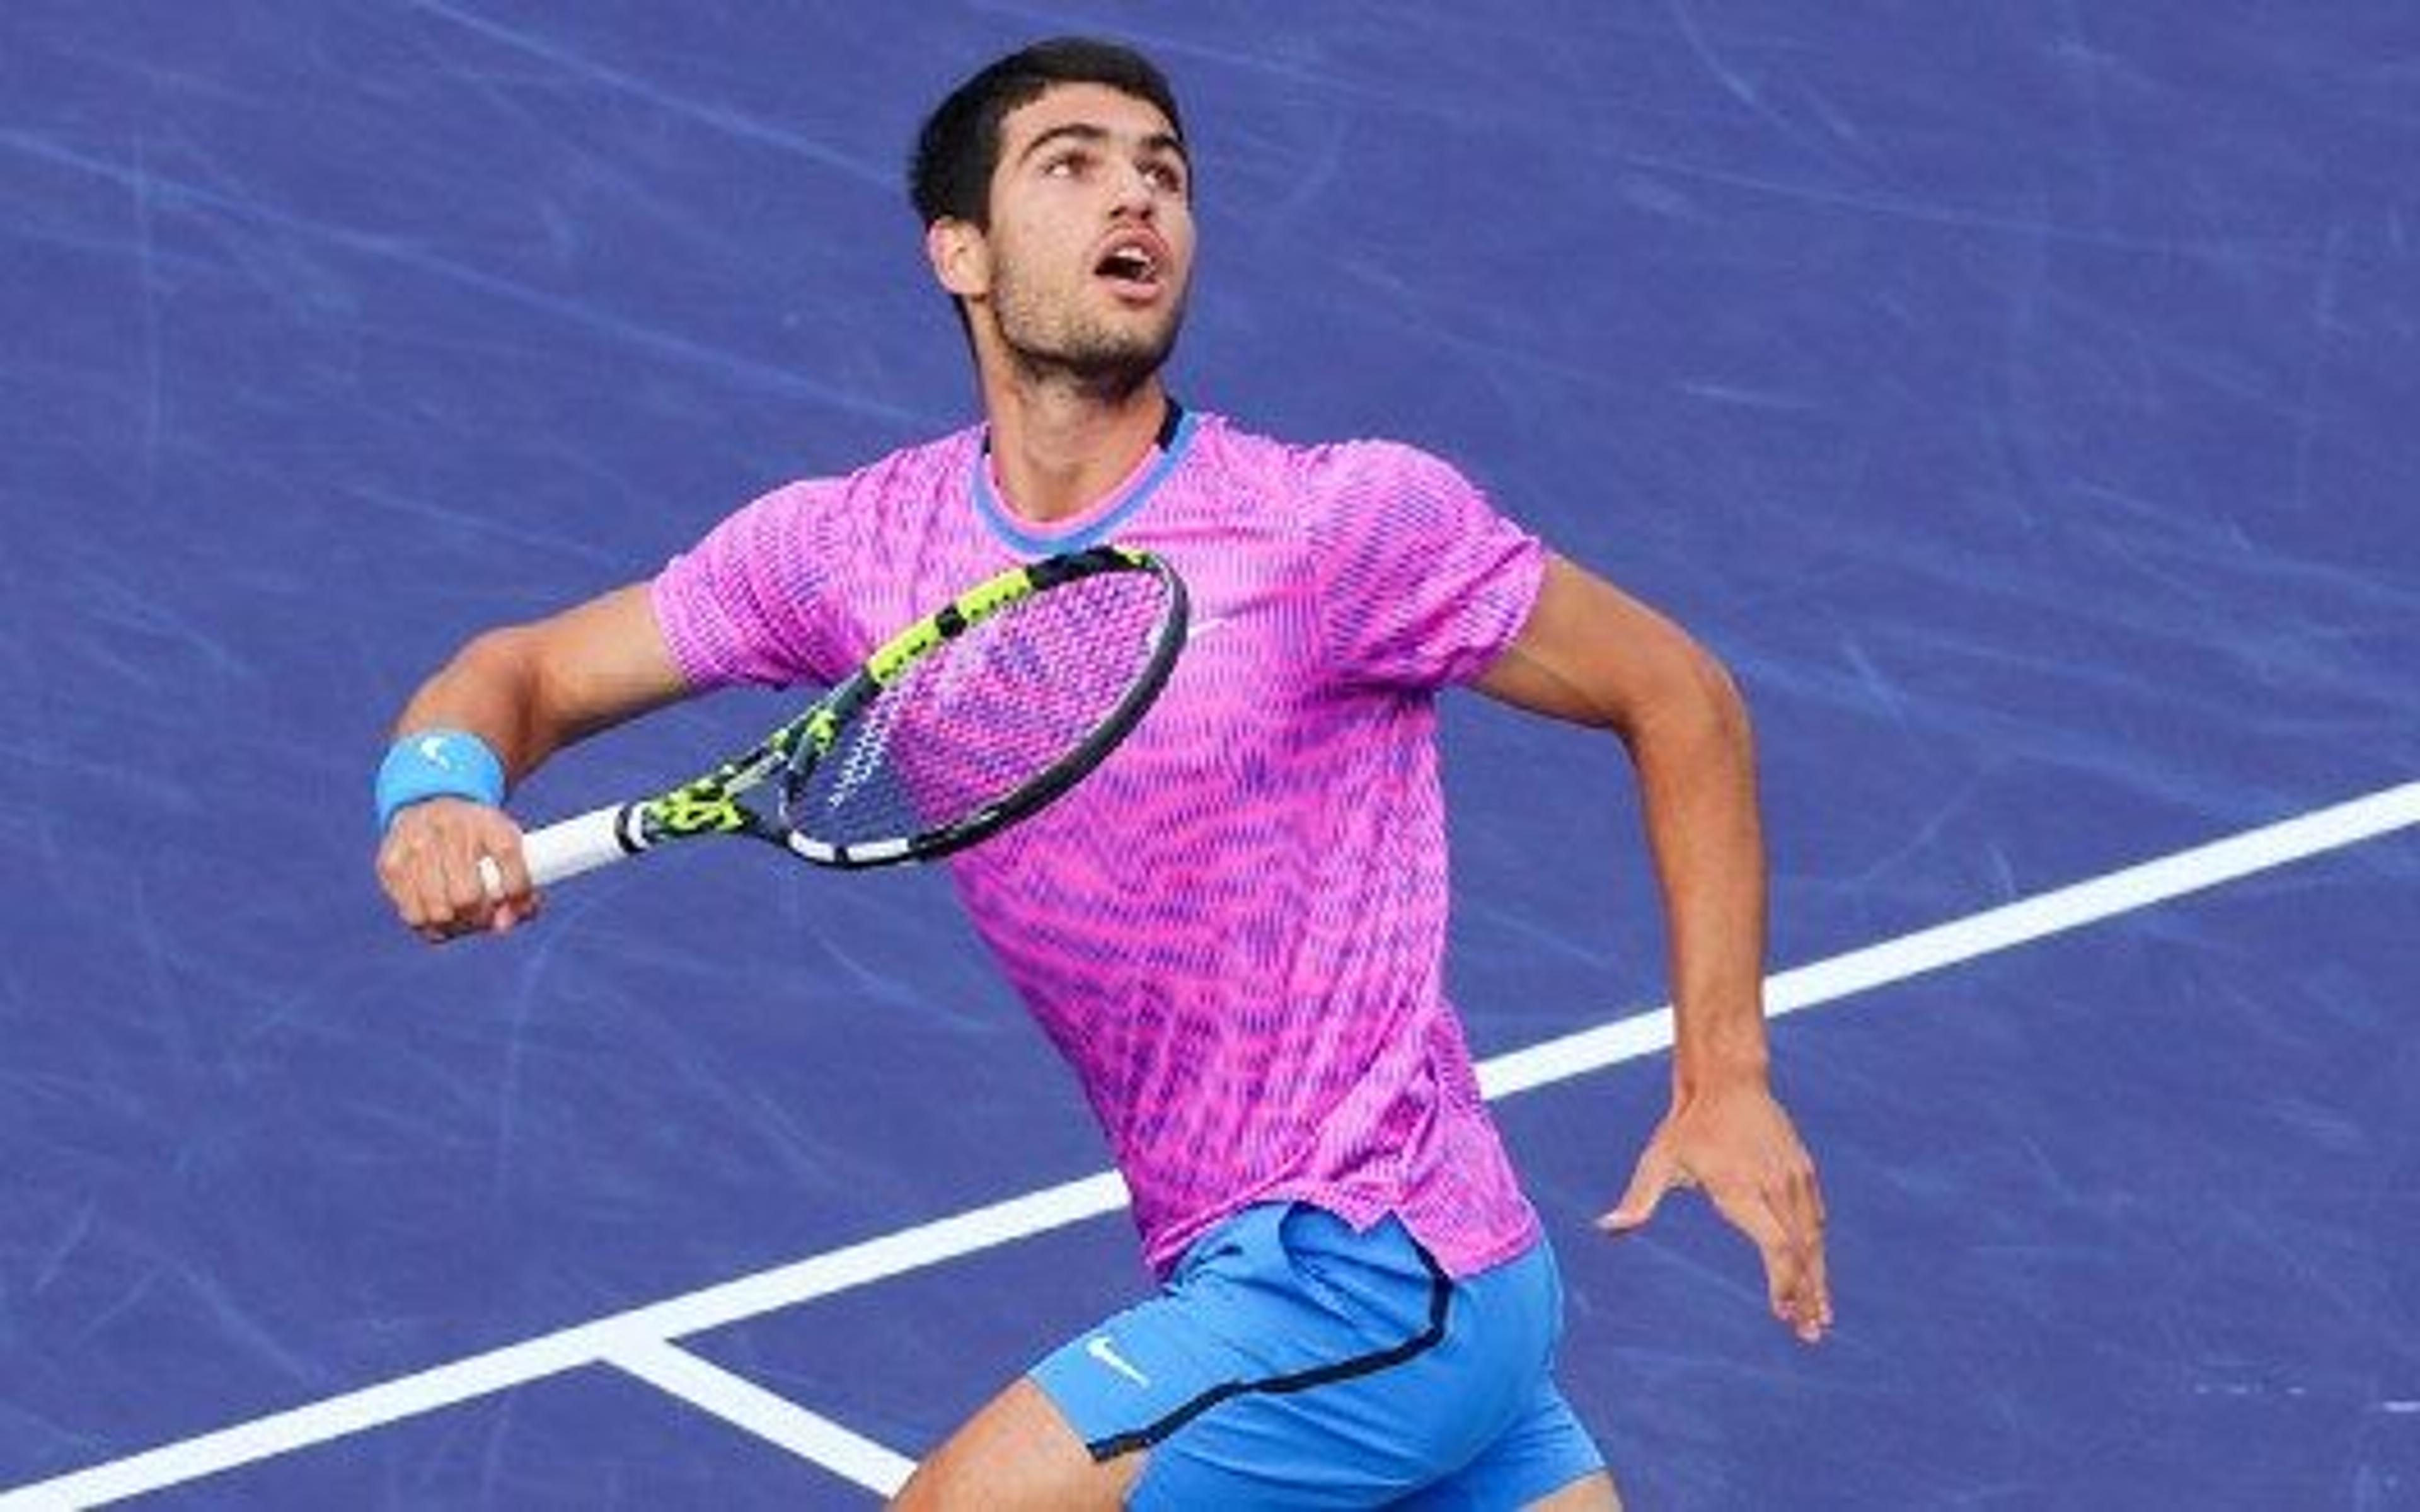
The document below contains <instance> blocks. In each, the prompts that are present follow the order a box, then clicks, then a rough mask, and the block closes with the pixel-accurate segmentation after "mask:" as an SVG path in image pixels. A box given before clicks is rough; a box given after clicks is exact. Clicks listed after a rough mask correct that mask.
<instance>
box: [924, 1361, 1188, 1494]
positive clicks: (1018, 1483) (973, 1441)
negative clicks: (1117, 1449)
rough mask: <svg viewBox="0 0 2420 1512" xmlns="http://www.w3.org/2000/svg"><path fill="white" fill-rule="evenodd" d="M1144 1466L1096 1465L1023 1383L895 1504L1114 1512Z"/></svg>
mask: <svg viewBox="0 0 2420 1512" xmlns="http://www.w3.org/2000/svg"><path fill="white" fill-rule="evenodd" d="M1142 1466H1143V1459H1142V1457H1140V1456H1126V1457H1123V1458H1117V1459H1111V1460H1106V1461H1105V1460H1096V1459H1094V1458H1093V1456H1092V1455H1091V1454H1090V1453H1089V1452H1087V1450H1086V1449H1085V1447H1084V1441H1083V1440H1082V1439H1080V1438H1078V1437H1077V1434H1076V1430H1075V1428H1073V1427H1070V1426H1069V1425H1068V1422H1067V1420H1066V1418H1065V1417H1064V1416H1063V1415H1062V1414H1061V1413H1060V1412H1059V1409H1058V1408H1057V1407H1055V1406H1053V1405H1052V1404H1051V1401H1050V1398H1049V1397H1048V1396H1045V1395H1043V1393H1042V1391H1041V1389H1040V1388H1039V1387H1037V1386H1035V1385H1034V1384H1033V1382H1032V1381H1017V1382H1016V1384H1015V1385H1013V1386H1011V1387H1009V1388H1008V1389H1007V1390H1006V1391H1004V1392H1001V1394H1000V1395H999V1396H995V1397H993V1398H992V1400H991V1402H990V1403H989V1404H988V1405H987V1406H985V1408H984V1409H983V1410H982V1411H981V1412H977V1413H975V1415H974V1416H973V1417H971V1418H969V1419H968V1420H967V1423H966V1426H965V1427H961V1428H959V1429H958V1431H957V1432H955V1433H954V1434H952V1435H951V1436H950V1440H949V1442H948V1443H944V1444H942V1445H941V1447H940V1448H939V1449H938V1450H935V1451H934V1452H933V1454H932V1455H931V1456H930V1457H928V1458H926V1459H925V1460H924V1462H923V1464H921V1465H919V1466H917V1467H916V1473H915V1474H914V1475H912V1476H910V1477H908V1481H907V1485H906V1486H905V1487H903V1488H902V1489H900V1492H899V1498H898V1500H897V1501H895V1502H893V1503H892V1505H893V1506H895V1507H900V1508H903V1509H907V1512H933V1509H939V1508H951V1507H973V1506H981V1507H985V1508H997V1509H999V1512H1023V1509H1026V1508H1032V1509H1033V1512H1045V1509H1055V1508H1068V1509H1071V1512H1088V1509H1093V1508H1098V1509H1100V1512H1110V1509H1112V1508H1116V1507H1120V1506H1123V1505H1125V1499H1126V1495H1127V1493H1128V1492H1129V1491H1131V1490H1132V1489H1133V1488H1134V1483H1135V1477H1136V1476H1138V1475H1139V1474H1140V1473H1141V1472H1142Z"/></svg>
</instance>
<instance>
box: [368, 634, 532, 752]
mask: <svg viewBox="0 0 2420 1512" xmlns="http://www.w3.org/2000/svg"><path fill="white" fill-rule="evenodd" d="M531 640H532V636H531V632H529V631H528V630H526V629H520V628H514V629H504V630H491V631H489V632H488V633H486V634H484V635H482V636H480V637H479V638H478V639H476V640H473V641H471V642H470V643H469V644H467V645H465V646H464V647H463V648H462V649H461V650H460V651H459V652H458V653H456V655H455V656H454V659H453V660H451V661H449V662H447V663H446V664H445V665H444V667H442V669H440V670H439V671H437V673H436V674H435V675H434V676H432V677H430V678H429V679H428V680H427V682H425V683H423V684H422V685H421V686H420V689H419V691H418V692H416V693H414V694H413V695H412V696H411V701H410V702H407V703H406V704H405V705H404V707H403V713H402V714H401V715H399V716H398V717H396V734H398V735H404V734H409V733H412V732H414V731H419V730H437V729H443V730H465V731H468V732H470V733H472V734H474V735H477V736H478V737H479V738H480V739H481V740H484V741H486V742H487V744H488V747H489V749H491V750H493V751H494V752H495V753H496V759H497V760H498V761H500V762H501V763H503V764H504V773H505V777H506V779H507V780H508V781H511V782H515V783H518V782H519V781H520V779H523V778H524V777H527V776H528V775H529V774H530V773H531V772H533V771H535V770H536V768H537V766H538V765H539V764H541V763H543V762H544V761H545V760H546V759H547V758H548V757H549V756H551V755H552V754H553V752H554V751H555V750H556V749H557V748H559V747H560V746H562V745H563V744H564V743H565V742H566V740H568V739H569V738H571V733H570V732H568V731H566V730H564V729H562V728H560V727H559V725H558V722H557V721H556V720H555V719H554V718H553V717H551V715H550V713H549V710H548V709H547V707H546V705H545V702H544V700H543V697H542V693H541V687H542V681H541V677H540V673H539V670H538V666H537V661H536V657H535V654H534V651H533V648H532V646H531V643H530V642H531Z"/></svg>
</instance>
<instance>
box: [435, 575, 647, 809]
mask: <svg viewBox="0 0 2420 1512" xmlns="http://www.w3.org/2000/svg"><path fill="white" fill-rule="evenodd" d="M684 691H685V686H684V683H683V680H682V677H681V674H680V671H679V669H678V668H677V667H676V666H675V665H674V662H673V658H672V653H671V651H670V650H669V649H668V648H667V647H666V645H665V643H664V639H663V635H662V632H661V631H660V630H659V628H658V626H657V625H656V621H655V614H654V610H653V609H652V607H651V606H650V604H649V600H648V594H647V590H646V588H645V587H644V585H632V586H630V587H627V588H621V589H617V590H615V591H613V592H612V593H609V594H603V595H602V596H600V597H597V598H594V599H591V600H589V601H588V602H587V603H585V604H582V605H581V606H579V607H578V608H576V609H568V610H566V611H565V612H564V613H562V614H558V615H556V616H554V617H553V618H552V619H549V620H545V621H541V622H540V623H538V624H535V625H514V626H510V627H507V628H504V629H499V630H490V631H489V632H488V633H486V634H485V635H482V636H480V637H478V638H477V639H476V640H473V641H472V642H471V643H470V644H468V645H466V646H464V647H463V648H462V649H461V650H460V651H459V652H458V653H457V654H456V655H455V656H454V659H453V660H452V661H450V662H448V663H446V665H445V666H444V668H443V669H442V671H439V672H438V673H437V675H435V676H434V677H431V678H430V679H429V680H428V681H427V683H425V684H423V685H422V686H421V688H420V690H419V691H418V692H417V693H414V694H413V695H412V697H411V702H409V703H407V704H405V705H404V709H403V714H402V716H401V717H399V718H398V719H397V720H396V733H399V734H404V733H411V732H412V731H415V730H429V729H450V730H467V731H469V732H470V733H473V734H474V735H477V736H478V737H479V738H480V739H482V740H484V741H486V742H487V743H488V745H489V748H491V749H492V750H494V751H495V753H496V758H497V760H498V761H500V762H502V763H503V764H504V773H505V777H506V779H508V780H510V781H514V782H518V781H520V779H522V778H525V777H527V776H528V775H529V774H530V773H531V772H533V771H535V770H536V769H537V767H538V765H539V764H541V763H543V762H544V761H545V760H546V759H547V758H548V757H550V756H551V755H553V754H554V753H555V752H556V751H557V750H559V749H561V748H563V747H565V746H567V745H569V744H570V743H571V742H573V741H575V740H578V739H580V738H581V737H582V736H583V735H588V734H592V733H595V732H597V731H598V730H601V729H604V728H605V727H607V726H609V725H613V724H616V723H619V722H620V721H622V720H624V719H628V718H630V717H633V716H636V715H639V714H643V713H644V712H646V711H647V710H649V709H652V708H657V707H659V706H660V705H662V704H665V703H669V702H673V701H674V700H675V699H677V698H679V697H680V696H681V695H682V694H683V692H684Z"/></svg>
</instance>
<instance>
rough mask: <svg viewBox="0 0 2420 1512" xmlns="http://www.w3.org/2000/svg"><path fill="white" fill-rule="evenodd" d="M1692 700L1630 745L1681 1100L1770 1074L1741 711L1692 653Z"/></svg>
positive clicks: (1707, 663)
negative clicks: (1705, 1088) (1665, 957)
mask: <svg viewBox="0 0 2420 1512" xmlns="http://www.w3.org/2000/svg"><path fill="white" fill-rule="evenodd" d="M1689 680H1690V682H1691V684H1692V685H1693V688H1692V693H1691V695H1690V696H1688V697H1685V698H1677V699H1672V700H1669V701H1668V702H1664V703H1662V704H1661V705H1660V706H1659V707H1658V709H1657V710H1656V712H1655V713H1654V714H1653V715H1652V716H1651V717H1648V718H1646V719H1644V720H1642V721H1641V722H1640V723H1638V724H1637V726H1636V727H1634V728H1633V729H1632V730H1631V731H1630V732H1629V735H1628V740H1629V746H1630V749H1631V754H1632V759H1633V760H1634V762H1635V763H1636V764H1637V771H1638V781H1639V792H1640V798H1641V806H1642V809H1643V810H1644V817H1645V825H1646V830H1647V838H1648V844H1649V848H1650V850H1651V851H1652V855H1653V857H1654V864H1655V873H1656V880H1657V882H1658V885H1659V886H1660V888H1661V890H1662V894H1663V902H1664V915H1665V927H1666V935H1667V940H1668V951H1669V958H1670V976H1671V988H1672V999H1673V1007H1674V1014H1675V1031H1674V1047H1673V1076H1674V1083H1675V1088H1676V1090H1677V1091H1679V1092H1680V1093H1682V1094H1683V1095H1686V1094H1687V1093H1690V1092H1692V1091H1695V1090H1698V1089H1699V1088H1700V1087H1701V1086H1702V1085H1704V1084H1707V1083H1709V1082H1713V1081H1716V1080H1720V1079H1723V1078H1727V1077H1733V1076H1748V1077H1752V1078H1756V1079H1759V1080H1761V1079H1762V1078H1763V1077H1764V1075H1765V1073H1766V1069H1767V1064H1768V1055H1767V1050H1766V1041H1765V1032H1764V1008H1763V975H1764V949H1765V908H1766V903H1765V892H1766V872H1765V858H1764V841H1763V833H1762V825H1761V822H1760V820H1759V817H1758V809H1757V794H1756V756H1755V741H1754V737H1753V734H1752V733H1751V730H1750V726H1749V721H1748V716H1747V710H1746V706H1745V702H1743V701H1742V699H1741V698H1740V695H1739V692H1738V689H1737V687H1735V686H1734V685H1733V684H1732V682H1731V680H1730V676H1729V674H1728V673H1726V672H1725V671H1723V669H1722V667H1721V666H1720V664H1719V663H1717V662H1715V661H1714V659H1713V658H1712V657H1711V656H1703V655H1702V654H1700V656H1699V657H1697V658H1696V665H1695V666H1694V667H1693V668H1692V670H1691V674H1690V679H1689Z"/></svg>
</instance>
